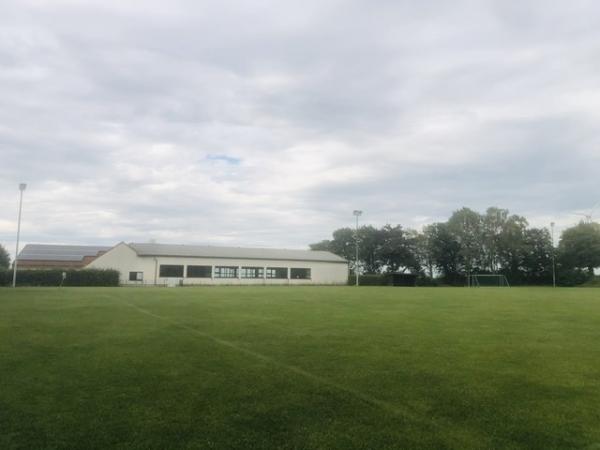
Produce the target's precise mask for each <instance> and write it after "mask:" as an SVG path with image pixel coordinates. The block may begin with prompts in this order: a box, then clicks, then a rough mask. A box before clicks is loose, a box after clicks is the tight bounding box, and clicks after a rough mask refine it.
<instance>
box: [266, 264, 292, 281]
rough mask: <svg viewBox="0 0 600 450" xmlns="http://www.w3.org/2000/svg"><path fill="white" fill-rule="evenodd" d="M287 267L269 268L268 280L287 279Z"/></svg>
mask: <svg viewBox="0 0 600 450" xmlns="http://www.w3.org/2000/svg"><path fill="white" fill-rule="evenodd" d="M287 277H288V270H287V267H267V278H280V279H281V278H287Z"/></svg>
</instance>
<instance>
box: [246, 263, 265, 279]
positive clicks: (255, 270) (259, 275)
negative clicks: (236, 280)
mask: <svg viewBox="0 0 600 450" xmlns="http://www.w3.org/2000/svg"><path fill="white" fill-rule="evenodd" d="M248 274H252V276H248ZM264 276H265V268H264V267H256V266H243V267H242V268H241V270H240V277H241V278H244V279H247V280H260V279H263V278H264Z"/></svg>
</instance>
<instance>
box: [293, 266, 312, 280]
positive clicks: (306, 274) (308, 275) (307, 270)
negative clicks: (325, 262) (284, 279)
mask: <svg viewBox="0 0 600 450" xmlns="http://www.w3.org/2000/svg"><path fill="white" fill-rule="evenodd" d="M294 271H296V276H294ZM298 271H301V272H300V273H298ZM302 274H303V275H304V276H300V275H302ZM290 279H292V280H311V279H312V271H311V270H310V268H309V267H292V268H290Z"/></svg>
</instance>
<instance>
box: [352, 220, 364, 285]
mask: <svg viewBox="0 0 600 450" xmlns="http://www.w3.org/2000/svg"><path fill="white" fill-rule="evenodd" d="M352 214H354V216H355V217H356V236H355V241H356V262H355V265H354V273H355V275H356V285H357V286H358V217H359V216H361V215H362V211H359V210H358V209H355V210H354V211H353V212H352Z"/></svg>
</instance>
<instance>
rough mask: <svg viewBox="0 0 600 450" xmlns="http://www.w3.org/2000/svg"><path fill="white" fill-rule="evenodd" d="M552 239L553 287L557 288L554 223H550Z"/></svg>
mask: <svg viewBox="0 0 600 450" xmlns="http://www.w3.org/2000/svg"><path fill="white" fill-rule="evenodd" d="M550 238H551V239H552V287H556V263H555V261H554V253H555V251H554V222H550Z"/></svg>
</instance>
